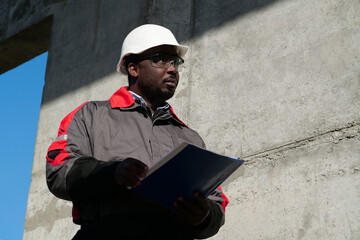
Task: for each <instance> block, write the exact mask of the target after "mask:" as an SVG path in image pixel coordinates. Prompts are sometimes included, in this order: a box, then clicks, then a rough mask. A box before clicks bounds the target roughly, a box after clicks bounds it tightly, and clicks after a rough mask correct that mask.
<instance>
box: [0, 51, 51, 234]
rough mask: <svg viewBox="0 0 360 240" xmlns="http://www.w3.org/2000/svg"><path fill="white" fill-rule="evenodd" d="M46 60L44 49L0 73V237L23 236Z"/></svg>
mask: <svg viewBox="0 0 360 240" xmlns="http://www.w3.org/2000/svg"><path fill="white" fill-rule="evenodd" d="M46 60H47V53H44V54H42V55H40V56H38V57H36V58H34V59H32V60H30V61H28V62H26V63H24V64H22V65H20V66H19V67H17V68H15V69H12V70H10V71H8V72H6V73H3V74H1V75H0V89H1V94H0V103H1V105H2V106H1V117H0V126H1V137H0V152H1V157H0V164H1V167H0V193H1V195H0V240H16V239H22V236H23V232H24V222H25V212H26V205H27V197H28V193H29V187H30V180H31V179H30V178H31V169H32V163H33V157H34V146H35V139H36V131H37V125H38V119H39V110H40V104H41V96H42V91H43V86H44V82H45V80H44V79H45V68H46ZM44 161H45V160H44Z"/></svg>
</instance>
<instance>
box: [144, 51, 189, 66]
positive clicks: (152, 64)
mask: <svg viewBox="0 0 360 240" xmlns="http://www.w3.org/2000/svg"><path fill="white" fill-rule="evenodd" d="M162 55H167V56H174V57H176V58H177V59H179V63H178V64H176V62H175V60H171V61H170V62H169V65H168V66H167V67H166V65H164V67H159V66H155V64H156V63H155V62H154V61H153V58H154V57H159V56H162ZM143 60H151V66H152V67H154V68H162V69H169V67H170V66H171V65H174V67H175V68H176V69H178V67H179V66H180V65H181V64H184V62H185V61H184V59H182V58H181V57H179V56H178V55H175V54H168V53H155V54H152V55H150V56H147V57H143V58H140V59H137V62H141V61H143Z"/></svg>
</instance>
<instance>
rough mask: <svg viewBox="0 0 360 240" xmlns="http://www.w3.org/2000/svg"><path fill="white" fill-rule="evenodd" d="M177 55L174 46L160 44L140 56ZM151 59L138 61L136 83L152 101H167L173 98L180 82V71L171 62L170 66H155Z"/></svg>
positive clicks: (144, 96)
mask: <svg viewBox="0 0 360 240" xmlns="http://www.w3.org/2000/svg"><path fill="white" fill-rule="evenodd" d="M157 53H158V54H170V55H177V54H176V50H175V48H174V47H172V46H160V47H156V48H152V49H149V50H147V51H146V52H144V53H143V54H141V56H139V59H140V58H146V57H148V56H151V55H154V54H157ZM152 61H153V60H151V59H145V60H142V61H140V62H139V63H138V66H139V68H138V77H137V81H136V83H135V84H136V85H137V87H138V89H139V91H140V93H139V94H140V95H141V96H142V97H143V98H145V100H147V101H150V102H152V103H160V102H165V101H166V100H168V99H169V98H171V97H172V96H173V95H174V93H175V89H176V87H177V85H178V83H179V72H178V70H177V69H176V67H175V66H174V65H173V64H171V65H170V66H169V67H168V68H160V67H154V63H153V62H152Z"/></svg>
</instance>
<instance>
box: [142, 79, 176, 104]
mask: <svg viewBox="0 0 360 240" xmlns="http://www.w3.org/2000/svg"><path fill="white" fill-rule="evenodd" d="M139 89H140V91H141V92H142V94H143V95H144V96H142V97H143V98H145V99H147V100H148V101H150V102H151V103H152V104H153V103H156V104H162V103H165V102H166V101H167V100H169V99H170V98H172V97H173V96H174V94H175V90H176V87H170V86H166V85H165V86H163V87H156V86H147V85H142V84H139Z"/></svg>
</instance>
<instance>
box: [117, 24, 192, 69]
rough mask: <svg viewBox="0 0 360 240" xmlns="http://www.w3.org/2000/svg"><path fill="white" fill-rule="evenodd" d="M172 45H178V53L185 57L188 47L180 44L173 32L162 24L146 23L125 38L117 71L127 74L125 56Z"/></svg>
mask: <svg viewBox="0 0 360 240" xmlns="http://www.w3.org/2000/svg"><path fill="white" fill-rule="evenodd" d="M161 45H171V46H175V47H176V51H177V54H178V55H179V57H181V58H183V57H184V55H185V54H186V52H187V50H188V48H187V47H186V46H183V45H180V44H179V43H178V42H177V40H176V38H175V36H174V35H173V33H172V32H171V31H170V30H169V29H167V28H165V27H163V26H160V25H156V24H145V25H141V26H139V27H137V28H135V29H134V30H132V31H131V32H130V33H129V34H128V35H127V36H126V38H125V39H124V42H123V45H122V48H121V55H120V60H119V63H118V65H117V71H118V72H121V73H124V74H127V72H126V69H125V66H124V58H125V57H126V56H129V55H131V54H140V53H142V52H144V51H146V50H148V49H150V48H153V47H157V46H161Z"/></svg>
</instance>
